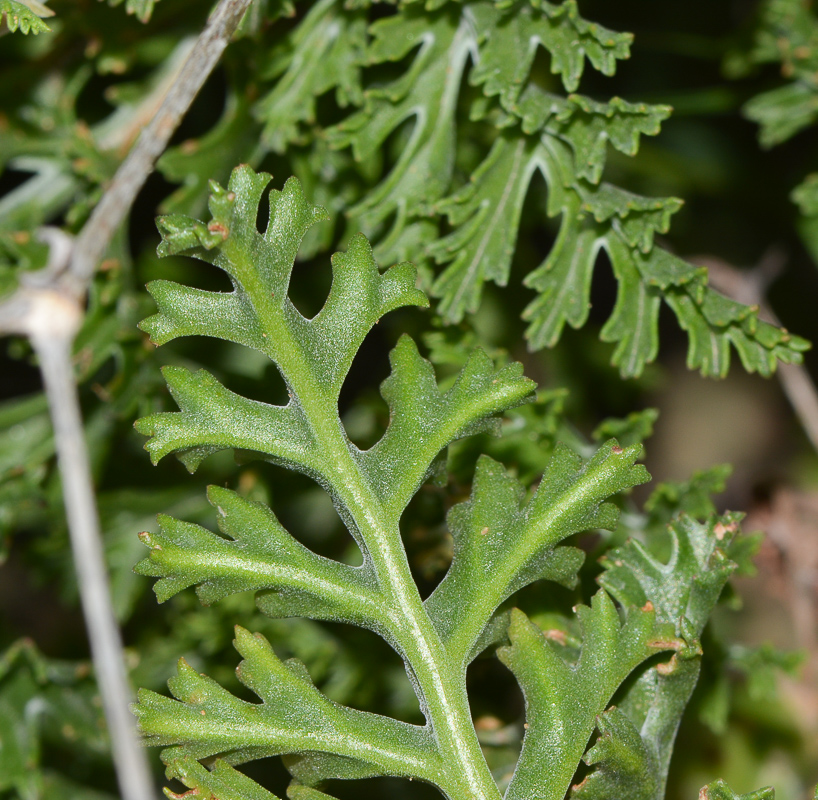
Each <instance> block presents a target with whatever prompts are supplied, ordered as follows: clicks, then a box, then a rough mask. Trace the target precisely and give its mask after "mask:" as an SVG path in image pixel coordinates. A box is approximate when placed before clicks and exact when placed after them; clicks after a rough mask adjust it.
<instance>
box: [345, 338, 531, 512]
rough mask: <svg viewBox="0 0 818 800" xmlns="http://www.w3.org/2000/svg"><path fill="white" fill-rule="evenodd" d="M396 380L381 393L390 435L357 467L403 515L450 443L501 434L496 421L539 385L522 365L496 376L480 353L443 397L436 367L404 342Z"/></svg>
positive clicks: (394, 359)
mask: <svg viewBox="0 0 818 800" xmlns="http://www.w3.org/2000/svg"><path fill="white" fill-rule="evenodd" d="M389 359H390V362H391V364H392V374H391V375H390V376H389V377H388V378H387V379H386V380H385V381H384V382H383V384H382V385H381V394H382V395H383V398H384V400H386V402H387V404H388V406H389V410H390V420H389V427H388V428H387V430H386V432H385V433H384V435H383V436H382V437H381V439H380V440H379V441H378V442H377V443H376V444H375V445H374V446H373V447H372V448H371V449H370V450H368V451H366V452H364V453H361V454H360V455H359V456H358V461H359V463H360V464H361V465H362V467H363V469H364V471H365V472H366V473H367V475H368V476H369V479H370V481H371V483H372V484H373V485H374V486H375V487H376V488H377V490H378V492H379V494H380V496H381V498H382V501H383V502H384V505H385V506H386V507H387V508H388V509H390V510H391V511H393V512H394V513H397V514H399V513H400V512H401V511H402V510H403V509H404V507H405V506H406V504H407V503H408V502H409V500H410V499H411V498H412V497H413V496H414V494H415V492H416V491H417V490H418V488H419V487H420V485H421V483H423V481H424V480H425V479H426V478H427V477H428V475H429V471H430V469H432V468H433V467H434V461H435V458H436V457H437V455H438V453H439V452H440V451H441V450H443V449H444V448H445V447H446V446H447V445H448V444H449V443H450V442H452V441H454V440H456V439H460V438H463V437H465V436H471V435H473V434H475V433H480V432H482V431H486V430H496V429H497V426H498V425H499V421H498V420H497V419H496V418H495V416H496V415H497V414H499V413H501V412H503V411H506V410H508V409H510V408H514V407H515V406H518V405H520V404H521V403H524V402H527V401H529V400H531V399H533V398H532V397H531V395H532V392H533V391H534V388H535V384H534V382H533V381H531V380H530V379H528V378H526V377H525V376H524V375H523V368H522V365H521V364H519V363H513V364H508V365H507V366H505V367H502V368H500V369H496V368H495V366H494V363H493V362H492V361H491V359H490V358H489V357H488V356H487V355H486V354H485V353H484V352H483V351H482V350H480V349H479V348H478V349H475V350H473V351H472V352H471V354H470V355H469V357H468V360H467V361H466V363H465V364H464V365H463V368H462V369H461V371H460V373H459V374H458V375H457V378H456V380H455V381H454V384H453V385H452V386H451V388H450V389H449V390H448V391H446V392H442V391H441V390H440V388H439V387H438V384H437V381H436V379H435V373H434V368H433V367H432V365H431V364H430V363H429V362H428V361H426V360H425V359H424V358H421V356H420V353H419V352H418V349H417V345H416V344H415V343H414V342H413V341H412V339H410V338H409V337H408V336H402V337H401V339H400V340H399V342H398V344H397V346H396V347H395V348H394V349H393V350H392V352H391V353H390V354H389Z"/></svg>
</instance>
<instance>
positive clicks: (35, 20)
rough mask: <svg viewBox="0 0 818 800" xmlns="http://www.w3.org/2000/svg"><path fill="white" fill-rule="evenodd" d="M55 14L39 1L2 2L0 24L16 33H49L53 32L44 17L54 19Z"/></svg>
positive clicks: (10, 0)
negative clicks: (4, 24) (17, 31)
mask: <svg viewBox="0 0 818 800" xmlns="http://www.w3.org/2000/svg"><path fill="white" fill-rule="evenodd" d="M53 16H54V12H53V11H52V10H51V9H50V8H49V7H48V6H46V5H43V4H42V3H40V2H38V0H0V23H2V22H5V23H6V27H7V28H8V29H9V30H10V31H11V32H12V33H14V32H15V31H16V30H18V29H19V30H20V32H21V33H33V34H35V35H36V34H38V33H47V32H49V31H50V30H51V28H49V27H48V25H47V24H46V23H45V22H43V20H42V17H53Z"/></svg>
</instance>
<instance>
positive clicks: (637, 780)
mask: <svg viewBox="0 0 818 800" xmlns="http://www.w3.org/2000/svg"><path fill="white" fill-rule="evenodd" d="M596 724H597V728H598V729H599V738H598V739H597V740H596V742H594V746H593V747H591V748H590V749H589V750H588V752H587V753H586V754H585V755H584V756H583V759H582V760H583V761H584V762H585V763H586V764H588V765H589V766H594V767H596V769H594V771H593V772H591V773H590V774H589V775H587V776H586V777H585V779H584V780H583V781H582V782H581V783H579V784H578V785H576V786H573V787H571V794H570V798H571V800H606V799H607V798H611V797H628V798H629V800H653V798H656V797H658V796H661V795H660V794H659V791H658V790H659V787H658V786H657V782H656V774H655V770H654V769H653V766H652V764H651V761H650V753H649V752H648V749H647V747H645V743H644V742H643V741H642V737H641V736H640V735H639V731H638V730H637V728H636V727H635V726H634V724H633V723H632V722H631V721H630V720H629V719H628V718H627V717H626V716H625V715H624V714H623V713H622V712H621V711H620V710H619V709H618V708H616V706H611V707H610V708H609V709H608V710H607V711H605V712H604V713H602V714H600V715H599V716H598V717H597V719H596Z"/></svg>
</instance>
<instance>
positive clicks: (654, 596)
mask: <svg viewBox="0 0 818 800" xmlns="http://www.w3.org/2000/svg"><path fill="white" fill-rule="evenodd" d="M739 519H740V517H739V516H738V515H726V516H724V517H714V518H711V519H710V520H709V521H708V522H707V523H705V524H700V523H698V522H696V521H695V520H694V519H692V518H691V517H689V516H686V515H682V516H680V517H678V518H677V519H675V520H673V521H672V522H671V523H670V524H669V526H668V531H669V534H670V537H671V554H670V558H669V560H668V561H667V562H666V563H664V562H662V561H660V560H659V559H657V558H656V557H654V556H653V555H652V554H651V553H650V552H649V551H648V550H647V548H646V547H645V546H644V545H642V544H641V543H640V542H638V541H637V540H635V539H632V540H630V541H628V542H627V543H626V544H625V545H624V546H622V547H619V548H616V549H615V550H613V551H612V552H610V553H609V554H607V555H605V556H604V557H603V558H602V559H601V563H602V566H603V567H604V569H605V572H604V573H603V574H602V575H601V576H600V577H599V579H598V581H599V583H600V584H601V585H602V586H603V587H604V588H605V589H606V590H607V591H608V592H609V593H610V594H611V595H613V596H614V597H615V598H616V599H617V600H618V601H619V602H620V603H622V604H627V605H638V606H640V607H642V608H649V609H652V610H653V612H654V613H655V615H656V619H657V620H658V621H659V622H661V623H664V624H666V625H669V626H671V627H672V628H673V629H674V630H675V634H676V636H677V637H679V639H681V640H682V641H681V643H680V646H679V647H678V649H677V652H676V653H675V654H674V656H673V658H672V659H671V661H670V663H669V664H664V665H659V666H658V667H656V668H652V669H648V670H645V671H643V672H642V674H641V675H639V676H638V678H637V680H636V681H634V682H633V683H632V684H631V686H630V687H629V688H628V690H627V692H626V693H625V695H624V697H623V698H621V700H620V702H619V704H618V705H619V708H620V710H621V711H622V712H623V713H624V714H625V715H626V716H627V717H628V718H629V719H630V721H631V723H632V724H633V725H634V727H635V729H636V730H637V731H639V733H640V736H641V739H642V742H643V744H644V749H645V751H646V756H645V758H642V756H639V758H640V759H642V762H643V763H645V764H647V765H648V766H649V772H650V777H649V778H645V777H644V776H641V777H639V776H638V775H635V776H634V777H633V779H632V783H631V785H630V786H629V789H630V791H632V792H634V793H637V792H639V791H640V788H639V787H640V786H641V785H643V784H644V783H645V781H646V780H649V782H650V783H651V784H652V785H654V786H655V787H657V789H656V791H657V796H662V795H663V794H664V790H665V785H666V781H667V772H668V768H669V765H670V757H671V754H672V751H673V743H674V740H675V737H676V731H677V729H678V726H679V722H680V720H681V716H682V713H683V711H684V709H685V707H686V705H687V703H688V701H689V699H690V696H691V694H692V693H693V689H694V688H695V686H696V683H697V681H698V677H699V671H700V663H701V653H702V650H701V645H700V642H699V639H700V637H701V635H702V631H703V630H704V626H705V624H706V623H707V621H708V619H709V618H710V615H711V614H712V612H713V609H714V607H715V605H716V602H717V601H718V599H719V596H720V595H721V592H722V590H723V589H724V586H725V585H726V583H727V580H728V578H729V577H730V575H731V574H732V573H733V572H734V571H735V569H736V564H735V562H733V561H732V560H731V559H730V558H729V553H730V550H731V549H732V547H733V546H734V545H733V542H734V539H735V536H736V534H737V532H738V521H739ZM630 738H632V737H630ZM628 747H629V749H630V751H631V756H632V757H636V755H638V753H639V752H641V751H642V747H640V746H638V745H634V744H633V743H631V745H628ZM600 768H601V770H602V777H600V778H599V781H600V782H601V784H602V785H604V781H605V777H604V775H605V773H606V771H607V770H609V769H610V765H605V764H601V765H600ZM622 780H625V779H624V777H623V778H622Z"/></svg>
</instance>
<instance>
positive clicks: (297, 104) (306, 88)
mask: <svg viewBox="0 0 818 800" xmlns="http://www.w3.org/2000/svg"><path fill="white" fill-rule="evenodd" d="M365 32H366V19H365V17H364V16H363V14H362V13H361V12H360V11H355V10H348V9H347V8H346V7H345V6H343V5H342V4H341V3H339V2H338V0H322V2H320V3H317V4H316V5H315V6H313V8H312V9H310V12H309V13H308V14H307V15H306V16H305V17H304V20H303V21H302V22H301V24H300V25H298V27H297V28H295V29H294V30H293V31H292V33H291V34H290V36H288V37H287V38H286V39H285V40H284V41H283V42H281V43H280V44H279V46H278V47H277V48H276V50H275V51H274V52H273V53H272V54H271V56H270V62H269V64H268V66H267V68H266V70H265V72H264V73H263V74H262V78H266V79H270V78H278V80H277V82H276V85H275V88H274V89H273V90H272V91H271V92H269V93H268V94H267V95H266V96H265V97H263V98H261V100H259V101H258V103H257V104H256V107H255V115H256V117H257V119H259V120H261V121H262V122H263V123H264V129H263V134H262V135H263V137H264V140H265V141H266V142H267V143H268V144H269V146H270V147H271V148H272V149H273V150H275V151H276V152H284V151H285V150H286V148H287V146H288V145H289V144H291V143H293V142H298V141H299V140H300V139H301V138H302V137H303V135H304V134H303V133H302V123H308V124H312V123H314V122H315V104H316V100H317V99H318V98H319V97H320V96H321V95H323V94H324V93H325V92H328V91H329V90H330V89H335V91H336V98H337V100H338V103H339V105H340V106H342V107H343V106H346V105H348V104H350V103H351V104H353V105H360V104H361V102H362V100H363V87H362V85H361V66H362V63H363V61H364V58H363V52H364V47H365V44H366V37H365Z"/></svg>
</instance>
